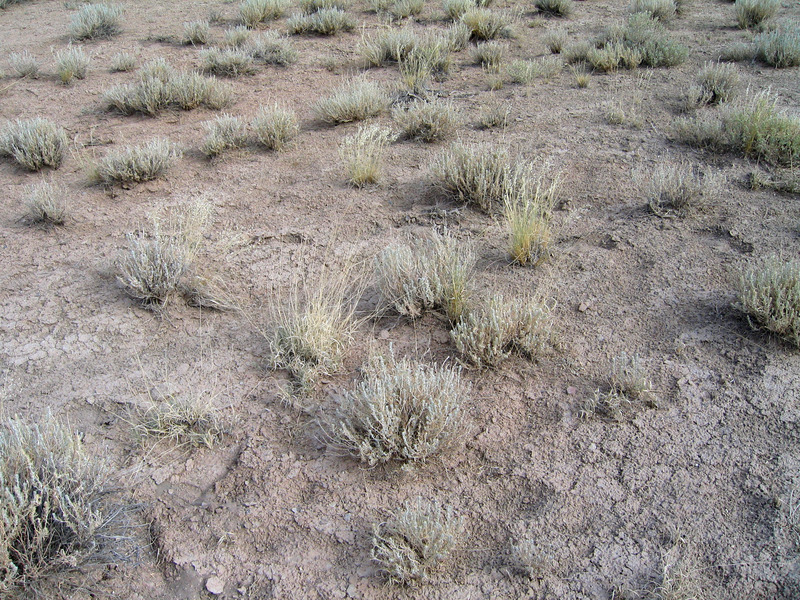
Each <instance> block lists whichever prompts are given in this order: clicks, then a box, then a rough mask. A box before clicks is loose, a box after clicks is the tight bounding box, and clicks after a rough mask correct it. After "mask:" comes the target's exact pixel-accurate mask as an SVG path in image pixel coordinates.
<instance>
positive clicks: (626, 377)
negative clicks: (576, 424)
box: [580, 352, 658, 421]
mask: <svg viewBox="0 0 800 600" xmlns="http://www.w3.org/2000/svg"><path fill="white" fill-rule="evenodd" d="M657 404H658V398H657V396H656V393H655V390H654V388H653V383H652V381H651V380H650V377H649V375H648V373H647V370H646V369H645V367H644V365H643V364H642V359H641V357H639V355H637V354H633V355H631V356H629V355H628V354H627V353H625V352H623V353H622V354H620V355H618V356H615V357H614V358H613V359H611V372H610V375H609V379H608V388H607V389H605V390H602V389H600V388H598V389H597V390H595V392H594V394H593V395H592V397H591V398H589V399H588V400H587V401H586V402H585V403H584V405H583V407H582V409H581V411H580V416H581V418H583V419H588V418H590V417H593V416H595V415H601V416H603V417H606V418H607V419H610V420H612V421H622V420H623V419H624V418H625V417H626V416H627V415H628V414H630V412H631V411H632V410H634V409H635V408H637V407H640V406H647V407H650V408H654V407H656V406H657Z"/></svg>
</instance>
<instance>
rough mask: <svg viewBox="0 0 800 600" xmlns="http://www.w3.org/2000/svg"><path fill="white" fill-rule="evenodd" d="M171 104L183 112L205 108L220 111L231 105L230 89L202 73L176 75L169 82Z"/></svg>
mask: <svg viewBox="0 0 800 600" xmlns="http://www.w3.org/2000/svg"><path fill="white" fill-rule="evenodd" d="M169 86H170V95H171V98H170V104H174V105H176V106H178V107H179V108H181V109H183V110H193V109H195V108H197V107H199V106H205V107H206V108H210V109H212V110H219V109H221V108H224V107H225V106H227V105H228V104H229V103H230V100H231V91H230V88H229V87H227V86H226V85H224V84H223V83H221V82H220V81H218V80H217V79H215V78H214V77H205V76H204V75H201V74H200V73H194V72H189V73H176V74H175V75H174V76H173V77H171V79H170V81H169Z"/></svg>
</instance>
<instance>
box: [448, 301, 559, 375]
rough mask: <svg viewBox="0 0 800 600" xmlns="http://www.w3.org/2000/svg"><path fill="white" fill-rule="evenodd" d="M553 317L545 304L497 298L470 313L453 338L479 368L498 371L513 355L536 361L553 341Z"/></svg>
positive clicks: (452, 335) (461, 351)
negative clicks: (492, 368) (502, 363)
mask: <svg viewBox="0 0 800 600" xmlns="http://www.w3.org/2000/svg"><path fill="white" fill-rule="evenodd" d="M550 313H551V309H550V307H548V306H547V305H546V304H545V303H544V302H540V301H538V300H534V299H529V300H524V299H519V298H510V297H506V296H503V295H496V296H494V297H492V299H491V300H489V302H488V303H487V304H486V306H485V307H483V308H479V309H470V310H467V311H466V314H465V316H464V317H463V318H462V319H461V320H460V321H459V322H458V323H457V324H456V326H455V327H454V328H453V330H452V331H451V332H450V337H451V338H452V340H453V343H454V344H455V347H456V350H458V352H459V354H461V356H462V357H463V358H464V359H465V360H466V361H467V362H469V363H470V364H472V365H474V366H475V367H478V368H487V367H489V368H490V367H495V366H497V365H499V364H500V363H501V362H503V361H504V360H506V359H507V358H508V357H509V356H511V355H512V354H519V355H521V356H525V357H527V358H531V359H532V358H535V357H536V356H538V355H540V354H541V353H542V352H543V351H544V349H545V348H546V347H547V345H548V344H549V343H551V341H552V339H553V332H552V318H551V316H550Z"/></svg>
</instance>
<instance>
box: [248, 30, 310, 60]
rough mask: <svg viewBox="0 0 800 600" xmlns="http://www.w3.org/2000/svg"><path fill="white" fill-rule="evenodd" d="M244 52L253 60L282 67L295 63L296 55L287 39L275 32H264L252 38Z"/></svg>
mask: <svg viewBox="0 0 800 600" xmlns="http://www.w3.org/2000/svg"><path fill="white" fill-rule="evenodd" d="M246 50H247V52H248V53H249V54H250V56H252V57H253V59H254V60H257V61H261V62H263V63H266V64H268V65H280V66H282V67H285V66H287V65H290V64H292V63H294V62H295V61H297V55H298V53H297V50H295V49H294V46H292V43H291V42H290V41H289V39H288V38H286V37H284V36H282V35H280V34H279V33H277V32H275V31H266V32H264V33H262V34H261V35H259V36H257V37H255V38H252V39H251V40H250V41H249V42H248V43H247V46H246Z"/></svg>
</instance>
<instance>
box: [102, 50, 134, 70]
mask: <svg viewBox="0 0 800 600" xmlns="http://www.w3.org/2000/svg"><path fill="white" fill-rule="evenodd" d="M108 68H109V70H110V71H111V72H112V73H127V72H128V71H133V70H134V69H135V68H136V57H135V56H134V55H133V54H131V53H130V52H118V53H117V54H115V55H114V56H112V57H111V64H110V65H109V67H108Z"/></svg>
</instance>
